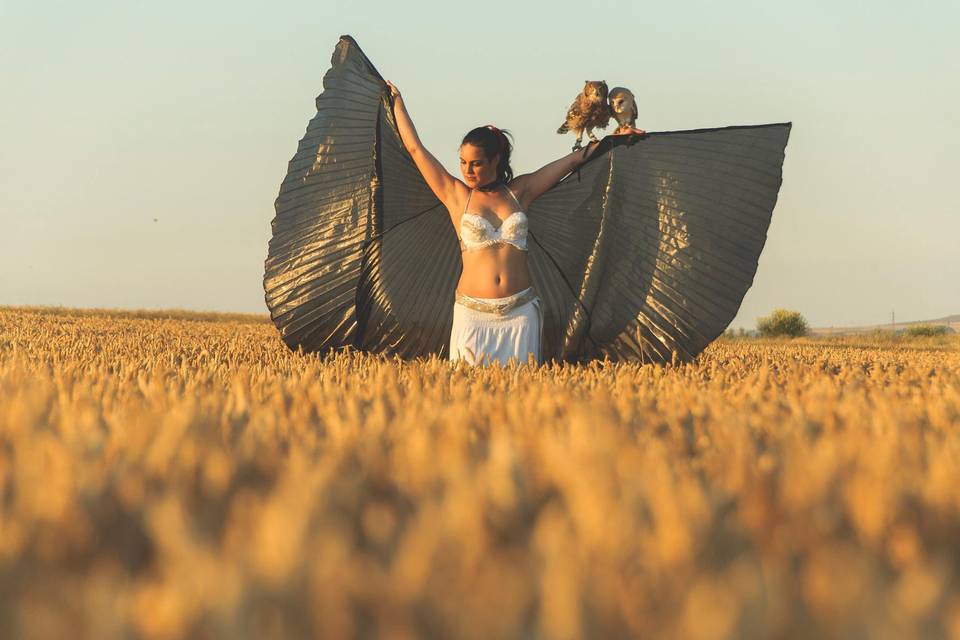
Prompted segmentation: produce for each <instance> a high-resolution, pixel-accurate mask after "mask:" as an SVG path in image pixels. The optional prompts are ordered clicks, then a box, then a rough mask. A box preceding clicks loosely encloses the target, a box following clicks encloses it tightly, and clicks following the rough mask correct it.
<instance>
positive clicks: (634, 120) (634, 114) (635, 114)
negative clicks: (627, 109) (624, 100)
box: [632, 101, 640, 122]
mask: <svg viewBox="0 0 960 640" xmlns="http://www.w3.org/2000/svg"><path fill="white" fill-rule="evenodd" d="M639 115H640V113H639V112H638V111H637V103H636V101H634V103H633V120H632V122H636V121H637V117H638V116H639Z"/></svg>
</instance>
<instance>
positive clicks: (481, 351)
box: [450, 287, 543, 366]
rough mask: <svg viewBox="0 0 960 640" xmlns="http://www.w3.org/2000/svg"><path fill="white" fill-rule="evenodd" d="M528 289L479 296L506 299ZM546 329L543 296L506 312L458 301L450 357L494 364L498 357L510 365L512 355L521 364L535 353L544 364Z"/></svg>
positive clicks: (471, 362) (496, 301) (493, 299)
mask: <svg viewBox="0 0 960 640" xmlns="http://www.w3.org/2000/svg"><path fill="white" fill-rule="evenodd" d="M528 289H529V287H528ZM528 289H525V290H523V291H519V292H517V293H515V294H513V295H510V296H506V297H503V298H475V299H476V300H482V301H484V302H494V303H498V302H500V303H502V302H507V301H509V300H511V299H512V298H516V297H518V296H520V295H522V294H523V293H525V292H526V291H527V290H528ZM542 329H543V311H542V309H541V302H540V298H533V299H532V300H529V301H528V302H526V303H524V304H522V305H520V306H518V307H514V308H513V309H510V310H509V311H507V312H506V313H504V314H496V313H493V312H486V311H478V310H476V309H472V308H470V307H466V306H464V305H462V304H459V303H457V302H455V303H454V305H453V327H452V329H451V330H450V360H466V361H467V362H469V363H470V364H490V363H492V362H493V361H494V360H498V361H499V362H500V363H501V365H503V366H506V365H507V364H508V362H509V361H510V358H514V359H516V360H517V361H518V364H523V363H526V362H527V358H528V357H529V354H531V353H532V354H533V356H534V358H535V359H536V361H537V364H540V363H541V362H542V356H541V351H540V349H541V345H540V341H541V335H542Z"/></svg>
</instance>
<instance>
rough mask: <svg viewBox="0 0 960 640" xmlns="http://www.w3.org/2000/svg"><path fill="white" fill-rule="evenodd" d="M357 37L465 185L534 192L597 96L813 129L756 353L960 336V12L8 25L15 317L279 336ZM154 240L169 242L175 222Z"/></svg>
mask: <svg viewBox="0 0 960 640" xmlns="http://www.w3.org/2000/svg"><path fill="white" fill-rule="evenodd" d="M341 34H350V35H352V36H354V38H356V40H357V42H358V43H359V44H360V46H361V47H362V48H363V50H364V51H365V52H366V54H367V55H368V56H369V57H370V59H371V60H372V61H373V63H374V64H375V65H376V66H377V68H378V70H379V71H380V72H381V73H382V74H383V75H384V76H385V77H387V78H388V79H390V80H392V81H393V82H394V83H396V84H397V86H398V87H399V88H400V89H401V90H402V91H403V92H404V96H405V98H406V101H407V104H408V107H409V109H410V112H411V114H412V116H413V119H414V122H415V123H416V125H417V127H418V129H419V131H420V133H421V137H422V139H423V140H424V142H425V143H426V145H427V146H428V147H429V148H430V149H431V151H433V152H434V153H435V154H436V155H437V156H438V157H439V158H440V159H441V161H442V162H444V164H445V165H446V166H447V167H448V169H450V170H451V171H452V172H456V170H457V166H456V159H457V143H458V141H459V139H460V137H461V136H462V135H463V133H464V132H465V131H466V130H468V129H469V128H471V127H473V126H476V125H478V124H486V123H490V122H492V123H495V124H497V125H498V126H501V127H503V128H507V129H510V130H511V131H512V132H513V133H514V135H515V141H516V146H517V152H516V161H515V169H516V170H517V172H518V173H522V172H525V171H529V170H532V169H535V168H537V167H538V166H540V165H542V164H544V163H545V162H547V161H549V160H552V159H554V158H556V157H559V156H560V155H563V154H564V153H566V152H567V150H568V149H569V145H570V140H568V139H567V137H563V136H558V135H556V134H555V133H554V131H555V129H556V127H557V126H558V124H559V122H560V121H561V120H562V117H563V114H564V113H565V109H566V107H567V106H568V104H569V102H570V99H571V97H572V95H573V94H575V93H576V92H577V91H578V90H579V89H580V87H581V86H582V83H583V80H584V79H585V78H590V79H605V80H607V82H608V83H609V84H610V85H611V86H613V85H625V86H628V87H631V88H632V89H633V90H634V92H635V93H636V94H637V96H638V99H639V102H640V118H639V121H638V125H639V126H641V127H643V128H645V129H647V130H650V131H657V130H675V129H692V128H698V127H712V126H726V125H739V124H760V123H768V122H782V121H788V120H789V121H792V122H793V124H794V126H793V132H792V134H791V138H790V143H789V145H788V147H787V157H786V161H785V163H784V183H783V187H782V188H781V191H780V199H779V202H778V204H777V208H776V210H775V211H774V214H773V220H772V223H771V225H770V229H769V233H768V239H767V244H766V247H765V248H764V251H763V254H762V255H761V257H760V264H759V268H758V271H757V275H756V278H755V280H754V284H753V287H752V288H751V289H750V291H748V292H747V295H746V297H745V298H744V301H743V306H742V307H741V311H740V313H739V314H738V316H737V317H736V319H734V321H733V323H732V325H731V326H733V327H740V326H742V327H753V326H754V325H755V321H756V318H757V316H760V315H765V314H766V313H768V312H769V311H770V310H771V309H773V308H774V307H786V308H790V309H796V310H799V311H801V312H802V313H803V314H804V315H805V316H806V317H807V318H808V320H809V321H810V322H811V324H813V325H814V326H830V325H838V326H839V325H846V324H867V323H878V322H888V321H889V320H890V312H891V309H895V310H896V314H897V319H898V320H915V319H926V318H934V317H939V316H943V315H947V314H952V313H960V249H958V246H960V204H958V203H960V196H958V195H957V184H958V182H960V177H958V173H960V172H958V169H960V160H958V154H960V115H958V105H960V46H958V44H957V42H958V41H960V3H958V2H956V1H955V0H952V1H946V0H944V1H936V2H913V3H902V2H897V3H893V2H879V3H878V2H870V3H868V2H829V3H826V2H822V3H817V2H806V3H791V6H790V7H785V6H783V3H772V2H741V3H736V4H734V3H715V2H686V3H685V2H670V3H667V2H661V3H619V2H618V3H614V2H602V1H601V2H591V3H572V4H569V5H564V4H562V3H557V2H550V3H543V4H531V3H519V2H512V3H507V2H486V3H483V2H474V3H463V2H430V3H413V4H410V3H404V2H390V3H382V4H381V3H376V4H374V3H370V2H336V3H329V2H323V3H318V2H309V3H308V2H289V3H284V4H274V5H268V4H267V3H262V2H257V3H251V2H206V3H197V2H182V1H178V0H168V1H167V2H163V3H149V4H147V3H128V2H97V1H91V2H84V3H73V2H69V3H68V2H50V3H33V2H30V3H28V2H25V1H22V0H4V2H2V3H0V80H2V86H3V98H2V99H0V123H2V124H0V126H2V136H0V305H3V304H43V305H53V304H62V305H68V306H80V307H95V306H97V307H126V308H146V309H156V308H172V307H177V308H187V309H210V310H224V311H254V312H266V307H265V305H264V302H263V289H262V284H261V282H262V277H263V261H264V259H265V258H266V251H267V242H268V240H269V238H270V220H271V219H272V218H273V215H274V209H273V201H274V199H275V198H276V195H277V191H278V189H279V185H280V181H281V180H282V179H283V176H284V175H285V173H286V167H287V162H288V161H289V160H290V158H291V157H292V155H293V153H294V152H295V150H296V147H297V141H298V140H299V139H300V137H301V136H302V135H303V132H304V130H305V128H306V125H307V121H308V120H309V119H310V118H311V117H312V116H313V115H314V113H315V107H314V98H315V96H316V94H317V93H319V91H320V90H321V88H322V85H321V79H322V77H323V74H324V72H325V71H326V70H327V68H328V67H329V65H330V55H331V53H332V51H333V48H334V46H335V45H336V43H337V40H338V38H339V36H340V35H341ZM154 218H156V219H157V221H156V222H154Z"/></svg>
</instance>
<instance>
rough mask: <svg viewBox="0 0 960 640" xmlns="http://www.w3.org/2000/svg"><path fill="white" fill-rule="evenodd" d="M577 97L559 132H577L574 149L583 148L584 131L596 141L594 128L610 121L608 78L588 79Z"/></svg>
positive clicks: (600, 127)
mask: <svg viewBox="0 0 960 640" xmlns="http://www.w3.org/2000/svg"><path fill="white" fill-rule="evenodd" d="M585 83H586V84H584V85H583V91H581V92H580V93H579V94H578V95H577V98H576V99H575V100H574V101H573V104H571V105H570V109H569V110H567V120H566V122H564V123H563V124H562V125H560V128H559V129H557V133H566V132H568V131H573V132H574V133H576V134H577V142H576V143H575V144H574V145H573V150H574V151H576V150H577V149H580V148H582V146H583V145H581V144H580V140H581V139H582V138H583V132H584V131H586V132H587V136H588V137H589V138H590V140H592V141H594V142H596V141H597V137H596V136H595V135H593V129H602V128H604V127H606V126H607V123H608V122H610V106H609V105H608V104H607V82H606V80H586V81H585Z"/></svg>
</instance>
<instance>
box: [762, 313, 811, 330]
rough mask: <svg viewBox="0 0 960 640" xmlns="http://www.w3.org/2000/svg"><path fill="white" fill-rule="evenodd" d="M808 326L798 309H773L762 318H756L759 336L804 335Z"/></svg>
mask: <svg viewBox="0 0 960 640" xmlns="http://www.w3.org/2000/svg"><path fill="white" fill-rule="evenodd" d="M808 330H809V326H808V325H807V321H806V319H804V317H803V316H802V315H800V312H799V311H788V310H787V309H774V310H773V313H771V314H770V315H769V316H766V317H764V318H757V331H759V332H760V335H761V336H805V335H807V331H808Z"/></svg>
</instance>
